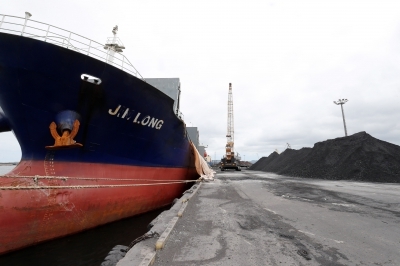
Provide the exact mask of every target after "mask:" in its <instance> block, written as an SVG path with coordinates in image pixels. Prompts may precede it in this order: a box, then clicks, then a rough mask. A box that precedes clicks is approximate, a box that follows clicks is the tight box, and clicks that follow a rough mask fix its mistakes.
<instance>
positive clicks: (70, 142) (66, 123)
mask: <svg viewBox="0 0 400 266" xmlns="http://www.w3.org/2000/svg"><path fill="white" fill-rule="evenodd" d="M78 116H79V115H78V114H77V113H75V112H73V111H64V112H62V113H60V114H59V115H58V117H57V118H58V119H57V120H59V122H58V124H59V125H58V127H59V128H60V129H61V132H62V134H61V136H60V135H59V134H58V132H57V124H56V123H55V122H51V124H50V127H49V128H50V133H51V135H52V136H53V138H54V140H55V142H54V145H53V146H46V149H48V150H57V149H69V148H80V147H82V146H83V145H82V144H80V143H77V142H76V141H75V140H74V138H75V136H76V134H78V130H79V125H80V123H79V120H78V119H76V117H78ZM72 121H73V123H72Z"/></svg>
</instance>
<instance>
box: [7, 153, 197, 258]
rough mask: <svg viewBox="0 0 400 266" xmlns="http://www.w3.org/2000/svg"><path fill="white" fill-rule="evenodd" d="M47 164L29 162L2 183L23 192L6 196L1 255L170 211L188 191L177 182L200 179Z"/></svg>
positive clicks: (180, 171)
mask: <svg viewBox="0 0 400 266" xmlns="http://www.w3.org/2000/svg"><path fill="white" fill-rule="evenodd" d="M43 164H44V162H43V161H33V162H32V161H23V162H21V163H20V164H19V165H18V166H17V167H16V168H15V169H14V170H13V171H12V172H11V173H9V174H8V175H9V176H14V177H0V187H10V188H17V189H16V190H11V189H5V190H4V188H3V189H2V190H0V232H1V238H0V254H3V253H6V252H9V251H12V250H16V249H20V248H22V247H26V246H29V245H33V244H36V243H39V242H42V241H46V240H50V239H54V238H57V237H61V236H65V235H69V234H73V233H76V232H79V231H83V230H86V229H89V228H93V227H96V226H98V225H102V224H106V223H109V222H113V221H117V220H120V219H123V218H126V217H130V216H133V215H137V214H140V213H144V212H147V211H150V210H154V209H157V208H160V207H162V206H165V205H168V204H170V203H171V202H172V201H173V199H174V198H176V197H179V196H180V195H181V193H182V192H183V190H184V189H185V183H184V182H179V183H173V182H171V180H176V181H184V180H194V179H197V177H198V175H197V173H196V170H195V168H158V167H137V166H122V165H104V164H85V163H71V162H56V163H55V162H51V163H49V162H45V164H47V165H43ZM35 175H38V176H46V177H47V178H41V177H38V178H35V177H34V176H35ZM27 176H30V177H27ZM64 177H66V178H64ZM117 179H118V180H117ZM49 186H51V187H53V188H49ZM27 188H29V189H27Z"/></svg>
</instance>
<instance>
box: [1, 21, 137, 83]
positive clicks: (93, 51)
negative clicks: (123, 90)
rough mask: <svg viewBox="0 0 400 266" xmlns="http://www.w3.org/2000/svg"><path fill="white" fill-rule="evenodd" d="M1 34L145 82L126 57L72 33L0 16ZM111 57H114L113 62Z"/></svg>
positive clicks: (39, 23)
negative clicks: (82, 56)
mask: <svg viewBox="0 0 400 266" xmlns="http://www.w3.org/2000/svg"><path fill="white" fill-rule="evenodd" d="M0 32H5V33H10V34H15V35H21V36H24V37H27V38H32V39H36V40H41V41H43V42H48V43H51V44H55V45H58V46H61V47H64V48H66V49H71V50H74V51H76V52H79V53H82V54H85V55H87V56H90V57H93V58H96V59H98V60H100V61H103V62H106V63H108V64H110V65H113V66H115V67H117V68H119V69H121V70H123V71H125V72H127V73H129V74H131V75H134V76H135V77H138V78H141V79H142V80H144V78H143V77H142V76H141V75H140V74H139V72H138V71H137V70H136V68H135V67H134V66H133V65H132V64H131V62H129V60H128V59H127V58H126V57H125V56H124V55H122V54H121V53H118V52H115V53H112V52H111V53H110V50H109V49H104V44H101V43H99V42H96V41H93V40H90V39H88V38H86V37H83V36H81V35H79V34H76V33H73V32H71V31H67V30H64V29H61V28H58V27H55V26H52V25H50V24H46V23H42V22H39V21H35V20H31V19H27V18H22V17H16V16H8V15H3V14H0ZM110 56H111V57H112V59H111V60H110Z"/></svg>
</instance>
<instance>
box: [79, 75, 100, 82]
mask: <svg viewBox="0 0 400 266" xmlns="http://www.w3.org/2000/svg"><path fill="white" fill-rule="evenodd" d="M81 79H82V80H84V81H87V82H90V83H93V84H96V85H100V84H101V79H100V78H97V77H95V76H92V75H89V74H82V75H81Z"/></svg>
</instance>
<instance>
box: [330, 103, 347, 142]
mask: <svg viewBox="0 0 400 266" xmlns="http://www.w3.org/2000/svg"><path fill="white" fill-rule="evenodd" d="M347 101H348V100H347V99H339V100H338V101H337V102H336V101H333V103H334V104H336V105H339V104H340V107H341V108H342V117H343V125H344V135H345V136H346V137H347V128H346V120H345V119H344V112H343V104H345V103H346V102H347Z"/></svg>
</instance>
